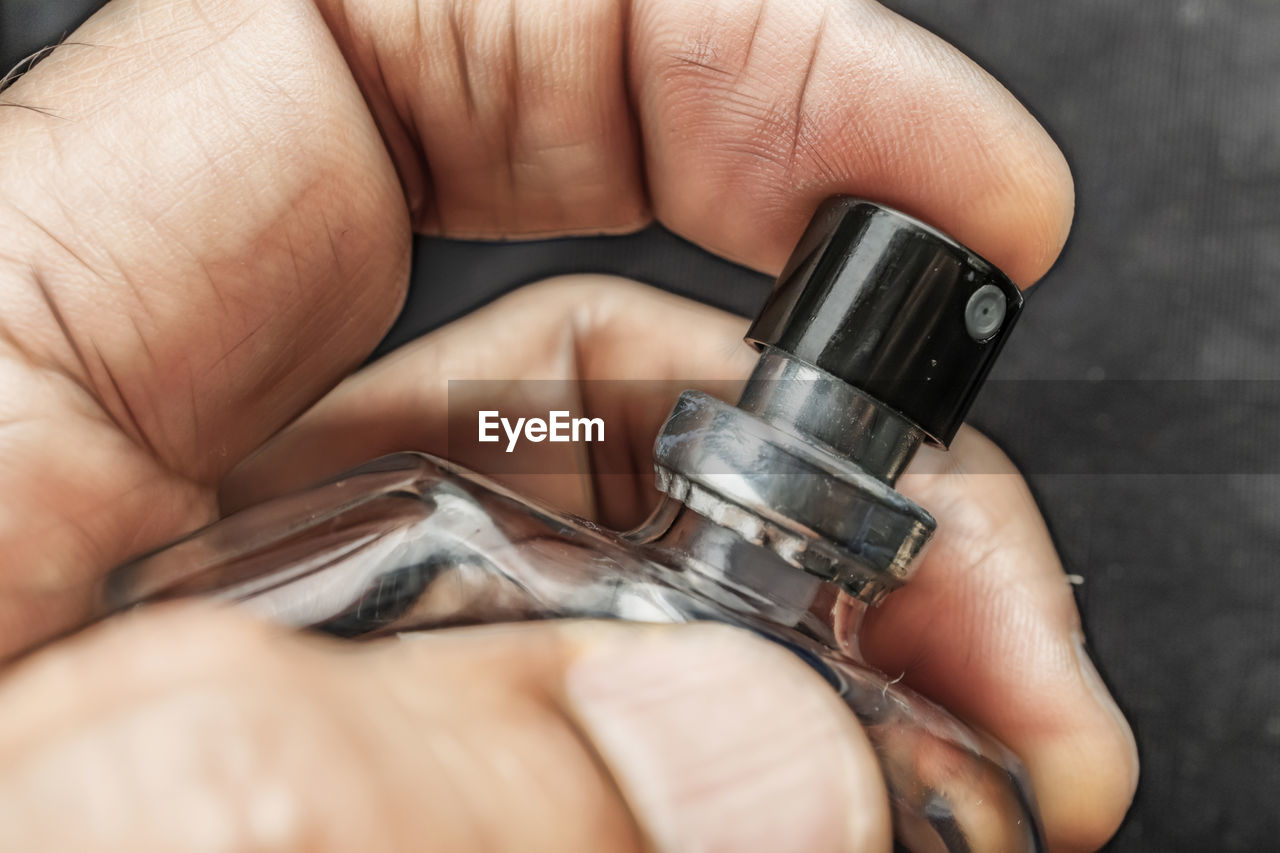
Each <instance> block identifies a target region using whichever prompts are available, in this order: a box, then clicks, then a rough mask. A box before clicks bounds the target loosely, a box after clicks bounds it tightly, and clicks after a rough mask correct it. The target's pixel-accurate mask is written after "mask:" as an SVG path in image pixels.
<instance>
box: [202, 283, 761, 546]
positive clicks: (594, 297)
mask: <svg viewBox="0 0 1280 853" xmlns="http://www.w3.org/2000/svg"><path fill="white" fill-rule="evenodd" d="M746 327H747V322H746V321H745V320H743V319H742V318H739V317H734V316H732V315H730V314H727V313H725V312H723V311H719V310H716V309H714V308H709V307H707V306H705V305H701V304H699V303H697V302H693V301H692V300H689V299H683V298H681V297H678V296H673V295H671V294H667V293H663V292H662V291H659V290H656V289H654V288H651V287H645V286H643V285H640V284H637V283H635V282H631V281H627V280H625V279H618V278H612V277H608V276H572V277H566V278H560V279H553V280H550V281H546V282H543V283H540V284H537V285H533V286H530V287H526V288H522V289H521V290H518V291H516V292H514V293H512V294H509V295H507V296H504V297H503V298H501V299H499V300H497V301H496V302H493V303H491V304H490V305H487V306H485V307H484V308H482V309H480V310H479V311H476V312H475V313H473V314H470V315H468V316H466V317H463V318H462V319H460V320H457V321H455V322H453V323H450V324H448V325H447V326H444V327H443V328H441V329H438V330H436V331H435V332H432V333H431V334H429V335H426V336H424V337H422V338H420V339H418V340H417V341H415V342H413V343H412V344H409V345H408V346H406V347H403V348H402V349H400V350H399V351H397V352H395V353H393V354H392V355H390V356H387V357H386V358H384V359H382V360H381V361H379V362H377V363H375V364H373V365H371V366H369V367H367V368H365V369H364V370H362V371H360V372H359V373H356V374H354V375H352V376H351V377H349V378H348V379H346V380H345V381H344V382H342V383H341V384H340V385H338V387H336V388H335V389H334V390H333V391H332V392H330V393H329V394H328V395H326V396H325V397H324V399H322V400H321V401H320V402H319V403H317V404H316V405H315V406H314V407H313V408H312V409H310V410H309V411H308V412H307V413H306V414H305V415H303V416H302V417H301V418H299V419H298V420H297V421H296V422H295V423H293V424H291V425H290V426H289V427H288V428H287V429H286V430H284V431H283V432H282V433H281V434H280V435H279V436H278V437H277V438H275V439H274V440H273V441H271V442H270V443H269V444H267V445H266V446H265V447H264V448H263V449H262V450H261V451H260V452H258V453H257V454H255V455H254V456H253V457H251V458H250V459H248V460H247V461H246V462H245V464H244V465H242V466H240V467H239V468H237V469H236V470H235V471H234V472H232V474H231V475H230V476H229V477H228V478H227V480H226V481H225V483H224V488H223V493H222V494H223V506H224V508H225V509H234V508H237V507H241V506H245V505H247V504H251V503H256V502H258V501H260V500H263V499H265V498H267V497H272V496H275V495H278V494H282V493H284V492H287V491H291V490H293V489H296V488H299V487H301V486H304V485H308V484H310V483H314V482H316V481H318V480H320V479H323V478H324V477H327V476H329V475H332V474H336V473H338V472H340V471H343V470H345V469H347V468H350V467H352V466H354V465H357V464H359V463H361V462H364V461H366V460H368V459H371V458H373V457H376V456H379V455H382V454H384V453H393V452H397V451H401V450H421V451H425V452H430V453H435V454H438V455H444V456H448V457H450V458H451V459H453V461H456V462H459V463H462V464H466V465H470V466H473V467H475V468H477V469H478V470H480V471H482V472H485V473H492V474H493V475H494V476H495V477H497V478H498V479H500V480H501V481H503V482H504V483H506V484H507V485H509V486H511V487H512V488H516V489H519V490H520V491H521V492H522V493H524V494H527V495H529V496H530V497H533V498H535V499H539V500H542V501H545V502H547V503H550V504H551V505H553V506H555V507H557V508H559V509H562V510H564V511H566V512H572V513H575V514H578V515H583V516H587V517H594V518H598V519H600V520H602V521H604V522H606V523H609V524H611V525H614V526H618V527H627V526H630V525H633V524H635V523H637V522H638V521H639V520H640V519H641V518H642V517H643V516H644V515H645V514H646V513H647V512H649V510H650V509H652V507H653V504H654V501H655V497H656V495H657V493H656V492H655V491H654V489H653V485H652V477H651V473H652V472H651V469H652V466H651V465H650V464H649V458H650V456H651V454H652V449H653V439H654V436H656V435H657V432H658V428H659V427H660V426H661V425H662V422H663V420H665V419H666V417H667V414H668V413H669V412H670V410H671V406H672V404H673V403H674V402H675V399H676V396H677V395H678V394H679V393H680V392H681V391H682V390H684V389H685V388H687V387H689V386H690V385H694V386H698V387H703V388H709V387H712V386H717V389H716V390H718V391H719V392H720V393H722V394H726V395H727V396H729V397H732V396H733V394H734V393H736V386H737V385H738V384H740V383H741V382H742V380H744V379H745V378H746V376H747V375H748V374H749V373H750V370H751V367H752V365H753V364H754V363H755V353H754V352H753V350H752V349H751V348H750V347H749V346H747V345H745V344H744V343H743V342H742V336H743V334H745V332H746ZM480 342H483V343H480ZM550 380H560V381H559V382H552V381H550ZM602 380H607V381H602ZM468 390H471V391H473V392H474V393H475V394H480V395H486V394H491V395H494V396H495V397H498V398H500V399H497V400H495V401H494V405H498V404H500V406H499V408H500V410H501V411H502V412H503V413H504V414H508V413H512V412H516V411H517V410H519V409H520V406H521V404H522V399H521V398H522V397H525V396H530V397H533V398H534V399H532V400H530V401H529V404H530V405H531V406H540V407H541V414H543V415H544V416H545V414H546V412H547V411H548V407H550V408H555V407H556V406H557V405H560V404H559V403H555V402H548V397H549V396H555V395H559V394H561V393H563V394H566V395H568V396H571V397H576V398H578V399H573V400H568V401H566V402H565V403H564V405H565V406H567V407H570V408H571V409H572V410H573V411H574V412H575V414H579V415H588V416H591V417H602V418H603V420H604V422H605V425H606V427H605V428H606V430H607V435H606V437H608V436H609V435H625V436H626V437H627V439H628V440H626V441H622V442H606V443H605V445H603V446H604V447H605V448H607V451H606V452H609V453H614V454H618V455H622V456H625V457H626V458H625V459H604V458H598V457H596V456H595V455H594V454H595V452H596V451H595V450H594V449H591V448H588V449H587V450H586V452H584V448H583V447H582V446H566V445H549V444H545V445H537V446H536V447H537V449H536V450H531V449H529V448H523V449H521V451H520V453H521V454H522V455H527V454H528V453H531V452H542V453H543V454H544V456H543V457H542V458H540V459H539V460H538V466H537V467H538V469H539V470H540V471H541V472H542V473H539V474H520V473H513V472H512V469H511V468H510V467H509V463H507V461H506V460H507V457H506V455H505V454H503V453H502V452H501V451H500V450H499V451H495V452H496V455H497V457H498V458H497V459H496V460H495V459H493V458H492V457H489V458H486V457H476V458H470V457H468V456H466V455H465V452H469V451H474V450H475V449H478V448H479V447H480V446H479V445H472V444H470V443H469V442H466V441H463V440H454V441H452V442H451V440H450V434H451V433H450V430H451V429H452V430H454V431H455V433H454V435H455V439H457V435H458V434H459V433H465V434H466V436H467V437H469V438H474V435H475V430H476V424H475V422H474V420H467V421H465V422H460V421H458V420H457V419H455V418H453V417H452V414H453V413H454V412H455V411H456V412H468V413H471V415H472V417H474V410H475V409H476V408H477V407H476V406H474V405H464V402H465V401H463V399H462V398H463V397H466V396H467V391H468ZM480 408H484V407H483V406H480ZM513 416H514V415H513ZM532 447H533V446H532V445H531V446H530V448H532ZM459 449H462V450H464V455H459V454H458V453H456V452H452V451H456V450H459ZM548 453H558V454H559V458H557V459H555V460H551V459H548V458H546V454H548ZM486 463H488V464H486ZM602 471H603V472H609V471H619V472H637V473H639V474H640V475H641V476H640V477H638V478H637V477H634V476H630V475H629V474H627V473H622V474H619V475H616V476H610V475H608V474H601V472H602Z"/></svg>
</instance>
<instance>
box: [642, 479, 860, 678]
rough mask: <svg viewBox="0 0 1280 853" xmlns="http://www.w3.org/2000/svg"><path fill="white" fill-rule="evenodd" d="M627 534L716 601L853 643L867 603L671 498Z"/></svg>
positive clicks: (829, 640) (828, 639) (845, 647)
mask: <svg viewBox="0 0 1280 853" xmlns="http://www.w3.org/2000/svg"><path fill="white" fill-rule="evenodd" d="M626 538H627V539H628V540H630V541H632V542H633V543H635V544H636V545H637V546H639V547H641V548H643V549H644V551H645V552H646V553H647V555H648V556H649V557H650V558H651V559H653V560H655V561H657V562H659V563H662V564H664V565H668V566H673V567H676V568H679V569H681V570H682V571H684V572H685V574H686V577H687V578H688V579H689V581H690V582H691V583H693V584H694V585H695V586H697V587H698V588H699V590H700V591H701V592H702V593H703V594H704V595H708V596H710V597H713V598H714V599H715V600H716V601H717V602H718V603H720V604H723V605H726V606H729V607H731V608H733V609H735V610H737V611H739V612H749V613H751V614H753V615H755V616H758V617H761V618H763V619H765V620H767V621H769V622H771V623H773V624H776V625H782V626H785V627H787V628H794V629H796V630H798V631H800V632H801V633H804V634H806V635H807V636H809V637H812V638H813V639H816V640H818V641H819V642H821V643H823V644H824V645H826V646H828V647H830V648H838V649H841V650H842V651H844V652H846V653H850V652H851V650H852V649H853V648H854V642H855V641H854V638H853V630H854V629H855V628H856V625H857V621H858V619H859V618H860V616H861V613H862V611H863V609H865V605H863V604H862V603H861V602H858V601H855V600H854V599H853V598H852V597H851V596H849V595H848V594H846V593H844V592H842V590H841V589H840V588H839V587H838V586H837V585H836V584H834V583H831V582H829V581H824V580H822V579H821V578H818V577H815V576H814V575H811V574H808V573H806V572H802V571H798V570H797V569H796V568H795V567H794V566H792V565H790V564H789V563H787V562H786V561H785V560H783V559H782V557H780V556H779V555H778V554H777V553H775V552H774V551H772V550H770V549H768V548H764V547H761V546H760V545H756V544H754V543H752V542H750V541H748V540H747V539H745V538H744V537H742V536H741V535H739V534H738V533H737V532H736V531H734V530H732V529H730V528H728V527H725V526H723V525H720V524H716V523H715V522H713V521H711V520H709V519H708V518H706V517H705V516H703V515H700V514H698V513H696V512H694V511H693V510H691V509H689V508H688V507H687V506H685V505H684V504H682V503H681V502H680V501H678V500H676V499H674V498H671V497H667V496H664V497H663V499H662V502H661V503H660V504H659V505H658V508H657V509H656V510H654V512H653V514H652V515H651V516H650V517H649V518H648V520H646V521H645V523H644V524H642V525H641V526H640V527H638V528H636V529H635V530H633V531H631V532H629V533H627V534H626Z"/></svg>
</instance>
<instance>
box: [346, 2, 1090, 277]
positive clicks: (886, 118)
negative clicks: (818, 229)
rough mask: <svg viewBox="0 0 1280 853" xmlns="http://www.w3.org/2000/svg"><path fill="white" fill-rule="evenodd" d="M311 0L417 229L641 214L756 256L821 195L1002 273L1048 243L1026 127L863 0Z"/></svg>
mask: <svg viewBox="0 0 1280 853" xmlns="http://www.w3.org/2000/svg"><path fill="white" fill-rule="evenodd" d="M321 8H322V9H323V10H324V11H325V15H326V18H327V19H328V20H329V22H330V24H331V26H332V27H333V29H334V32H335V34H336V35H337V38H338V41H339V43H340V44H341V45H342V47H343V50H344V51H345V53H346V56H347V58H348V60H349V61H350V62H351V65H352V68H353V69H354V70H355V72H356V75H357V77H359V79H360V80H361V82H362V85H363V87H364V89H365V91H366V93H367V95H368V97H369V101H370V104H371V105H372V106H373V109H374V113H375V115H377V116H378V120H379V126H380V127H382V128H383V129H384V132H386V133H387V135H388V140H389V147H390V149H391V151H392V152H393V154H395V155H396V162H397V166H398V168H399V170H400V174H401V175H402V176H404V177H405V178H406V184H407V187H408V194H409V198H410V203H411V206H412V208H413V210H414V215H415V221H416V222H417V223H418V225H419V227H422V228H425V229H428V230H435V231H441V232H443V233H445V234H451V235H456V236H468V237H475V236H485V237H492V236H511V235H524V236H531V235H543V234H547V233H564V232H572V231H583V230H602V229H603V230H618V229H625V228H628V227H634V226H636V225H639V224H642V223H643V221H644V220H645V219H646V218H647V216H648V215H649V211H650V209H651V210H652V213H653V214H654V215H656V216H657V218H658V219H660V220H662V221H663V222H664V223H666V224H667V225H669V226H671V227H673V228H675V229H676V230H677V231H679V232H680V233H682V234H684V235H685V236H687V237H689V238H690V239H692V240H694V241H695V242H698V243H701V244H702V245H704V246H707V247H709V248H711V249H712V250H714V251H717V252H720V253H721V254H724V255H726V256H728V257H731V258H735V259H737V260H741V261H743V262H744V263H747V264H749V265H751V266H754V267H757V268H759V269H762V270H767V271H770V272H777V271H778V269H779V268H780V267H781V265H782V263H783V261H784V260H785V259H786V257H787V255H788V253H789V251H790V249H791V247H792V245H793V244H794V241H795V239H796V238H797V237H798V235H799V233H800V231H801V229H802V228H803V226H804V224H805V222H806V221H807V220H808V217H809V215H810V214H811V213H812V211H813V210H814V208H815V207H816V206H817V204H818V202H819V201H821V200H822V199H823V198H825V197H826V196H828V195H831V194H833V193H834V192H837V191H841V192H852V193H855V194H862V195H867V196H870V197H873V198H875V199H877V200H882V201H886V202H889V203H891V204H895V205H897V206H900V207H902V208H904V209H905V210H907V211H908V212H911V213H915V214H917V215H920V216H921V217H922V218H925V219H927V220H929V221H931V222H933V223H934V224H936V225H939V226H941V227H942V228H944V230H947V231H949V232H951V233H953V234H954V235H955V236H956V237H957V238H959V239H961V240H962V241H964V242H967V243H969V244H970V245H972V246H973V248H975V249H976V250H977V251H979V252H981V253H983V254H985V255H987V256H988V257H990V258H991V260H993V261H994V262H996V263H997V264H998V265H1000V266H1002V267H1004V268H1005V269H1006V270H1007V271H1008V272H1009V273H1010V274H1011V275H1012V276H1013V277H1014V278H1015V279H1016V280H1019V281H1022V282H1023V283H1028V282H1030V281H1033V280H1035V279H1036V278H1038V277H1039V276H1040V275H1041V274H1043V272H1044V271H1045V270H1046V269H1047V268H1048V266H1049V264H1051V263H1052V262H1053V259H1054V258H1055V257H1056V256H1057V253H1058V251H1059V250H1060V249H1061V246H1062V243H1063V241H1064V240H1065V238H1066V231H1067V227H1068V224H1069V223H1070V220H1071V210H1072V189H1071V179H1070V175H1069V172H1068V170H1067V168H1066V165H1065V163H1064V161H1063V159H1062V155H1061V154H1060V153H1059V152H1058V150H1057V148H1056V147H1055V146H1054V145H1053V143H1052V142H1051V140H1050V139H1049V137H1048V136H1047V135H1046V134H1045V132H1044V131H1043V130H1042V129H1041V128H1040V127H1039V125H1038V124H1037V123H1036V122H1035V120H1034V119H1032V118H1031V116H1030V115H1029V114H1028V113H1027V112H1026V111H1025V110H1024V109H1023V108H1022V107H1021V106H1020V105H1019V104H1018V103H1017V101H1016V100H1015V99H1014V98H1013V97H1012V96H1010V95H1009V94H1008V92H1006V91H1005V90H1004V89H1003V88H1002V87H1001V86H1000V85H999V84H998V83H996V82H995V81H994V80H992V79H991V78H990V77H989V76H988V75H986V74H985V73H983V72H982V71H981V70H980V69H978V68H977V67H976V66H975V65H974V64H973V63H972V62H970V61H969V60H967V59H966V58H965V57H964V56H962V55H961V54H960V53H959V52H958V51H956V50H954V49H953V48H951V47H950V46H948V45H946V44H945V43H943V42H942V41H940V40H939V39H937V38H936V37H934V36H932V35H931V34H929V33H928V32H926V31H924V30H922V29H920V28H919V27H917V26H915V25H914V24H911V23H910V22H908V21H906V20H905V19H903V18H901V17H899V16H897V15H895V14H894V13H892V12H889V11H887V10H886V9H884V8H883V7H881V6H879V5H877V4H875V3H872V2H869V0H753V2H748V3H742V2H739V1H738V0H715V1H714V2H708V3H687V2H684V0H640V1H639V2H633V3H622V2H618V0H593V2H588V3H582V2H577V1H576V0H539V2H532V3H520V4H511V3H508V2H506V0H478V2H467V3H460V2H443V3H426V2H422V1H421V0H399V2H395V3H386V2H383V0H322V2H321ZM632 105H634V109H631V106H632ZM650 205H651V208H650Z"/></svg>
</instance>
